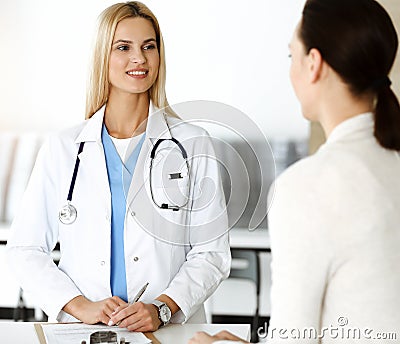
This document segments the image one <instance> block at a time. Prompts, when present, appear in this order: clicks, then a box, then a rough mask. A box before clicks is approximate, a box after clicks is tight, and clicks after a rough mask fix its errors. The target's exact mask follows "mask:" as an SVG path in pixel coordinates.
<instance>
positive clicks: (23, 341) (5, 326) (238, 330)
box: [0, 322, 250, 344]
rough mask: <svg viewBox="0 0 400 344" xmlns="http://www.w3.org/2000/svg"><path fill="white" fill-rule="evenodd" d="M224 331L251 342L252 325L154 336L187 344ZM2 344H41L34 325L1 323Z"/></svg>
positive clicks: (183, 328)
mask: <svg viewBox="0 0 400 344" xmlns="http://www.w3.org/2000/svg"><path fill="white" fill-rule="evenodd" d="M222 330H228V331H230V332H233V333H234V334H236V335H237V336H239V337H241V338H243V339H247V340H249V338H250V325H243V324H240V325H225V324H184V325H179V324H170V325H168V326H166V327H164V328H162V329H160V330H158V331H156V332H154V335H155V336H156V338H157V339H158V340H159V341H160V342H161V343H162V344H170V343H173V344H187V342H188V340H189V339H190V338H191V337H192V336H193V335H194V334H195V332H197V331H206V332H208V333H210V334H215V333H217V332H219V331H222ZM0 343H4V344H27V343H29V344H40V343H39V339H38V338H37V335H36V331H35V329H34V323H28V322H25V323H23V322H0Z"/></svg>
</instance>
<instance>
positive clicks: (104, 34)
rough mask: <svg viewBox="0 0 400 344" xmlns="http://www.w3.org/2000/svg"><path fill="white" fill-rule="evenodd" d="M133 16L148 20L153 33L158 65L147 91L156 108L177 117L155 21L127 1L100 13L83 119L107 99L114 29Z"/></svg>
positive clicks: (138, 5) (139, 6)
mask: <svg viewBox="0 0 400 344" xmlns="http://www.w3.org/2000/svg"><path fill="white" fill-rule="evenodd" d="M132 17H133V18H135V17H139V18H144V19H147V20H149V21H150V22H151V23H152V25H153V28H154V31H155V33H156V41H157V48H158V53H159V56H160V64H159V67H158V76H157V79H156V80H155V82H154V84H153V86H152V87H151V88H150V90H149V93H150V99H151V101H152V102H153V104H154V106H155V107H157V108H159V109H165V110H166V111H167V112H168V114H170V115H172V116H176V117H177V115H176V114H175V113H174V112H173V111H172V110H171V109H170V107H169V104H168V101H167V96H166V93H165V79H166V67H165V50H164V41H163V38H162V34H161V30H160V26H159V24H158V20H157V18H156V17H155V15H154V14H153V13H152V12H151V11H150V10H149V8H148V7H147V6H146V5H144V4H142V3H141V2H138V1H130V2H126V3H118V4H114V5H112V6H110V7H108V8H106V9H105V10H104V11H103V12H102V13H101V14H100V16H99V21H98V30H97V37H96V41H95V45H94V51H93V57H92V67H91V70H90V75H89V80H88V86H87V93H86V115H85V117H86V119H88V118H90V117H92V116H93V114H95V113H96V112H97V111H98V110H99V109H100V108H101V107H102V106H103V105H104V104H105V103H106V102H107V98H108V94H109V76H108V70H109V59H110V52H111V46H112V41H113V38H114V34H115V30H116V28H117V25H118V23H119V22H120V21H121V20H123V19H126V18H132Z"/></svg>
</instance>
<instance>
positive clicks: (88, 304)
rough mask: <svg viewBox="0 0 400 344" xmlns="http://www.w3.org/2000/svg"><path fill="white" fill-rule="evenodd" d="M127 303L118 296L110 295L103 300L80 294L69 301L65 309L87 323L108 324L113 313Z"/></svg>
mask: <svg viewBox="0 0 400 344" xmlns="http://www.w3.org/2000/svg"><path fill="white" fill-rule="evenodd" d="M126 305H127V303H126V302H125V301H124V300H122V299H120V298H119V297H118V296H113V297H109V298H107V299H104V300H101V301H95V302H93V301H90V300H88V299H87V298H86V297H84V296H82V295H80V296H77V297H75V298H73V299H72V300H71V301H69V302H68V303H67V304H66V305H65V306H64V308H63V311H64V312H66V313H68V314H71V315H72V316H74V317H75V318H76V319H78V320H80V321H82V322H84V323H85V324H89V325H91V324H97V323H103V324H106V325H107V324H108V323H109V321H110V318H111V314H112V313H113V312H115V310H116V309H118V308H120V307H126Z"/></svg>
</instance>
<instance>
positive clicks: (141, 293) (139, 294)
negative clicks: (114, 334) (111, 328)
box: [115, 282, 149, 326]
mask: <svg viewBox="0 0 400 344" xmlns="http://www.w3.org/2000/svg"><path fill="white" fill-rule="evenodd" d="M148 285H149V282H147V283H146V284H145V285H144V286H143V287H142V289H140V290H139V292H138V293H137V294H136V296H135V297H134V298H133V299H132V301H131V302H129V304H130V305H133V304H134V303H135V302H138V301H139V299H140V298H141V297H142V295H143V293H144V292H145V291H146V289H147V286H148ZM120 323H121V321H119V322H118V323H116V324H115V326H118V325H119V324H120Z"/></svg>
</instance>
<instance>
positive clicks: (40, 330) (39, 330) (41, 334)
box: [34, 323, 161, 344]
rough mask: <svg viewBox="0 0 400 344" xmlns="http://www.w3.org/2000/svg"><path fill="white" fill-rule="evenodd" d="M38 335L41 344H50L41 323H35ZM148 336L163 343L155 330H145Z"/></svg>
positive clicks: (155, 342)
mask: <svg viewBox="0 0 400 344" xmlns="http://www.w3.org/2000/svg"><path fill="white" fill-rule="evenodd" d="M34 327H35V331H36V335H37V337H38V339H39V343H40V344H48V343H47V342H46V337H45V336H44V332H43V327H42V325H41V324H40V323H36V324H34ZM143 334H144V335H145V336H146V337H147V338H149V339H150V340H151V342H152V344H161V342H160V341H159V340H158V339H157V338H156V336H155V335H154V334H153V332H144V333H143Z"/></svg>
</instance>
